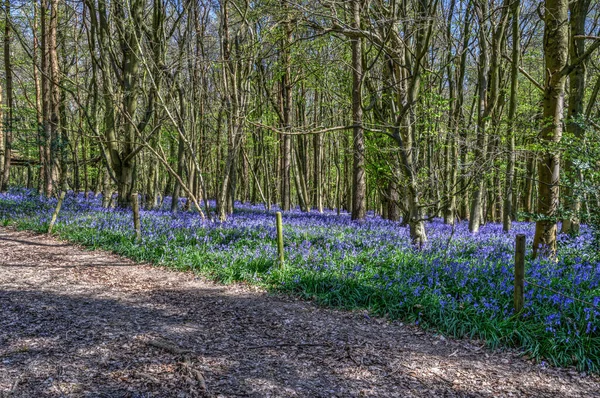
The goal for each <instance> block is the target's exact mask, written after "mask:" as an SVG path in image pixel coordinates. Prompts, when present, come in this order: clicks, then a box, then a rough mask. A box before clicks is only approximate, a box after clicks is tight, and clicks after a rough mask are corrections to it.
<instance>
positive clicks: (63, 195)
mask: <svg viewBox="0 0 600 398" xmlns="http://www.w3.org/2000/svg"><path fill="white" fill-rule="evenodd" d="M66 194H67V192H65V191H62V192H61V193H60V197H59V198H58V203H57V204H56V208H55V209H54V213H52V219H51V220H50V225H49V226H48V233H49V234H51V233H52V228H54V224H55V223H56V219H57V218H58V213H59V212H60V208H61V207H62V204H63V200H65V195H66Z"/></svg>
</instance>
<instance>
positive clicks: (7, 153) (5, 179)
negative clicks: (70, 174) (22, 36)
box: [0, 0, 14, 191]
mask: <svg viewBox="0 0 600 398" xmlns="http://www.w3.org/2000/svg"><path fill="white" fill-rule="evenodd" d="M10 13H11V11H10V0H5V2H4V16H5V20H4V73H5V74H6V110H5V115H4V116H5V118H6V123H5V125H4V159H3V161H4V162H3V166H0V167H2V174H1V175H0V191H6V189H7V188H8V183H9V180H10V160H11V157H12V141H13V140H12V134H13V131H12V129H13V120H14V116H13V110H14V99H13V70H12V62H11V53H10V52H11V43H10V42H11V34H12V31H11V29H12V27H11V14H10ZM1 104H2V103H1V102H0V105H1Z"/></svg>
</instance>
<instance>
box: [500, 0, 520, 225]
mask: <svg viewBox="0 0 600 398" xmlns="http://www.w3.org/2000/svg"><path fill="white" fill-rule="evenodd" d="M520 7H521V2H520V0H514V1H513V2H512V4H511V11H512V39H513V42H512V64H511V72H510V73H511V76H510V79H511V80H510V105H509V110H508V123H509V126H508V136H507V139H506V151H507V159H506V180H505V182H504V184H505V194H504V218H503V220H502V229H503V231H504V232H508V231H510V228H511V223H512V219H513V217H514V215H513V208H512V203H513V191H514V181H515V130H516V127H515V125H516V121H515V118H516V117H517V94H518V89H519V59H520V55H521V48H520V47H521V40H520V33H519V11H520Z"/></svg>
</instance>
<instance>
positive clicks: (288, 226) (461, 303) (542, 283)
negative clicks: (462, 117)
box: [0, 190, 600, 373]
mask: <svg viewBox="0 0 600 398" xmlns="http://www.w3.org/2000/svg"><path fill="white" fill-rule="evenodd" d="M101 202H102V201H101V198H93V199H90V200H86V199H85V198H84V196H83V194H80V195H77V196H73V195H68V196H67V198H66V199H65V203H64V205H63V209H62V211H61V214H60V216H59V219H58V224H57V225H56V227H55V232H56V233H57V234H59V235H60V236H61V237H62V238H65V239H68V240H71V241H74V242H78V243H81V244H84V245H87V246H89V247H101V248H104V249H108V250H111V251H113V252H115V253H118V254H121V255H125V256H128V257H130V258H133V259H134V260H139V261H150V262H153V263H155V264H164V265H168V266H171V267H176V268H179V269H185V270H189V269H192V270H194V271H196V272H197V273H198V274H201V275H204V276H207V277H210V278H213V279H215V280H219V281H223V282H233V281H245V282H248V283H253V284H257V285H260V286H263V287H265V288H267V289H270V290H278V291H287V292H290V293H292V294H296V295H299V296H302V297H305V298H308V299H312V300H315V301H317V302H319V303H322V304H325V305H330V306H336V307H342V308H347V309H366V310H368V313H369V314H370V315H371V316H374V315H375V316H385V317H389V318H393V319H401V320H403V321H404V322H411V323H416V324H419V325H421V326H422V327H424V328H432V329H435V330H437V331H438V332H440V333H444V334H446V335H451V336H456V337H469V338H475V339H481V340H484V341H485V342H486V343H487V344H489V345H490V346H492V347H517V348H518V349H519V350H520V351H521V352H522V353H523V354H525V355H527V356H529V357H531V358H535V359H538V360H540V361H541V360H543V361H546V362H549V363H551V364H554V365H559V366H571V365H573V366H576V367H577V368H578V369H580V370H587V371H592V372H595V373H598V372H600V308H599V304H600V253H599V251H600V250H599V249H598V248H597V247H596V244H595V243H594V240H593V239H592V237H591V232H590V231H589V230H588V229H587V228H585V227H583V228H582V233H581V234H580V235H579V236H577V237H570V236H561V237H560V242H559V255H558V261H548V260H542V261H540V260H531V259H530V258H528V260H527V264H526V279H527V280H528V281H529V282H531V283H529V284H528V283H526V285H525V310H524V313H522V314H521V316H515V314H514V311H513V308H512V294H513V261H514V260H513V253H514V241H515V234H517V233H524V234H526V235H527V242H528V247H530V246H531V241H532V235H533V225H532V224H530V223H520V222H517V223H515V224H514V228H513V230H512V231H511V232H510V233H509V234H505V233H503V232H502V227H501V225H498V224H488V225H485V226H483V227H482V228H481V230H480V232H479V233H478V234H477V235H472V234H471V233H469V231H468V226H467V224H466V223H459V224H457V225H456V226H455V227H454V229H453V227H451V226H448V225H444V224H443V223H442V222H441V221H432V222H430V223H428V225H427V231H428V235H429V243H428V245H427V246H426V247H425V248H424V249H422V250H416V249H414V248H413V247H412V246H411V244H410V240H409V236H408V230H407V228H406V227H403V226H401V225H400V224H399V223H397V222H391V221H386V220H383V219H381V218H380V217H378V216H374V215H370V216H369V217H368V218H367V220H366V221H363V222H355V221H351V220H350V216H349V215H348V214H343V213H342V214H340V215H338V214H337V213H336V212H334V211H326V212H325V213H323V214H319V213H317V212H311V213H303V212H301V211H299V210H294V211H290V212H286V213H284V215H283V221H284V241H285V251H286V253H285V255H286V262H285V267H284V268H283V269H280V268H279V267H278V262H277V257H278V256H277V246H276V242H275V239H276V229H275V217H274V211H275V210H271V211H267V210H265V209H264V207H263V206H253V205H247V204H238V205H237V209H236V212H235V214H234V215H233V216H232V217H230V219H229V220H228V221H226V222H223V223H221V222H213V221H208V220H207V221H204V220H202V219H201V218H200V216H199V215H198V214H197V213H194V212H184V211H179V212H178V213H177V214H176V215H174V214H172V213H170V212H169V211H167V210H166V209H169V208H170V203H164V205H163V210H155V211H142V212H141V219H142V235H143V238H142V241H141V242H139V243H136V242H135V239H134V236H135V234H134V232H133V228H132V215H131V212H130V211H126V210H115V209H104V208H102V206H101ZM165 202H168V200H165ZM55 205H56V199H46V198H42V197H40V196H39V195H37V193H35V192H32V191H26V190H14V191H11V192H9V193H6V194H0V225H14V226H16V227H18V228H21V229H29V230H35V231H40V232H44V231H45V230H47V228H48V223H49V220H50V217H51V215H52V212H53V210H54V207H55ZM533 284H535V285H539V287H538V286H534V285H533ZM545 288H549V289H551V290H548V289H545ZM365 314H366V312H365ZM365 316H367V315H365Z"/></svg>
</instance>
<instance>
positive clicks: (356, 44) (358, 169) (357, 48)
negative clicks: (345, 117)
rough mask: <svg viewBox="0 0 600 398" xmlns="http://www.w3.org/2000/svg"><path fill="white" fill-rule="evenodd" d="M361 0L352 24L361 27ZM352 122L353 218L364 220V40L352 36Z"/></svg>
mask: <svg viewBox="0 0 600 398" xmlns="http://www.w3.org/2000/svg"><path fill="white" fill-rule="evenodd" d="M360 11H361V2H360V0H353V1H352V15H353V21H352V26H353V28H354V29H360ZM351 42H352V123H353V125H354V127H353V132H352V137H353V160H354V162H353V166H352V195H353V198H352V219H353V220H362V219H364V218H365V216H366V213H367V204H366V190H367V185H366V177H365V133H364V129H363V125H362V123H363V111H362V92H361V91H362V90H361V86H362V78H363V68H362V40H361V39H360V38H359V37H355V38H352V40H351Z"/></svg>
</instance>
